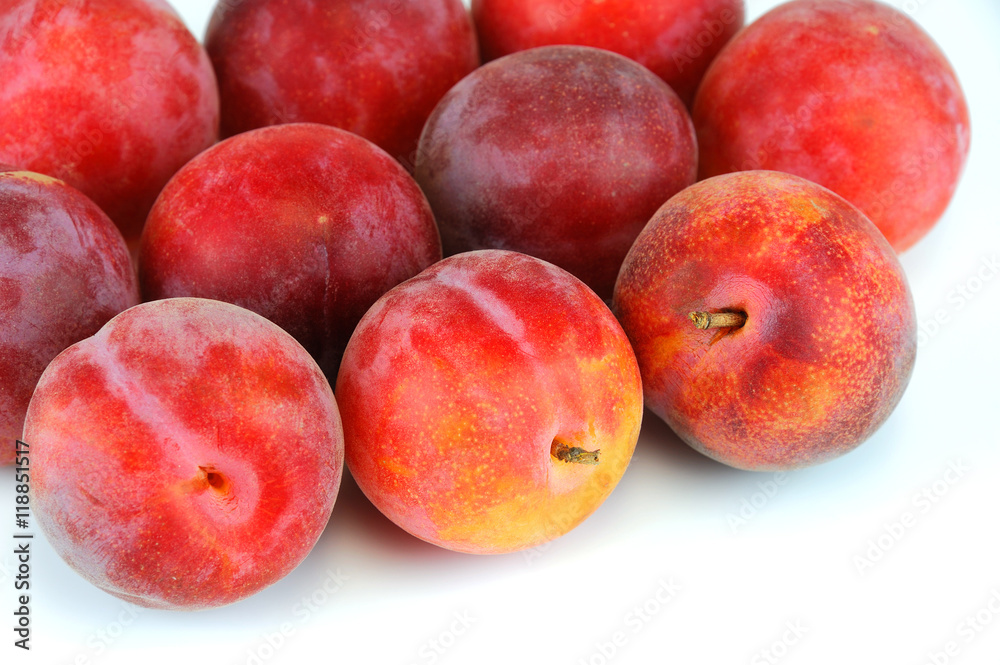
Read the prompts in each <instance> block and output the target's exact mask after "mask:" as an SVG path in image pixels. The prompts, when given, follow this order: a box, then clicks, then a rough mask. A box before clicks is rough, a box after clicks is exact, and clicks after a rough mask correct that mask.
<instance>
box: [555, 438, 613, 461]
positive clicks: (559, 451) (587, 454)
mask: <svg viewBox="0 0 1000 665" xmlns="http://www.w3.org/2000/svg"><path fill="white" fill-rule="evenodd" d="M600 454H601V451H600V449H598V450H594V451H590V450H584V449H583V448H577V447H575V446H567V445H566V444H565V443H563V442H562V441H553V442H552V456H553V457H555V458H556V459H557V460H559V461H561V462H569V463H570V464H597V463H598V461H600V460H599V457H600Z"/></svg>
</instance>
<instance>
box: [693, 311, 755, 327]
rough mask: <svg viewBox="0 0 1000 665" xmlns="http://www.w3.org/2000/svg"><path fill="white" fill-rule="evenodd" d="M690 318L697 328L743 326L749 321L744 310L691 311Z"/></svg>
mask: <svg viewBox="0 0 1000 665" xmlns="http://www.w3.org/2000/svg"><path fill="white" fill-rule="evenodd" d="M688 318H689V319H691V320H692V321H694V326H695V328H698V329H699V330H708V329H710V328H742V327H743V325H744V324H745V323H746V322H747V315H746V314H744V313H743V312H691V313H690V314H688Z"/></svg>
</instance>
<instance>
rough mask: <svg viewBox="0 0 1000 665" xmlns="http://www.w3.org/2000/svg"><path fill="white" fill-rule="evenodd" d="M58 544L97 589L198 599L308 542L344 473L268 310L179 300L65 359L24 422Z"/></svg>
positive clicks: (250, 578)
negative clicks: (260, 312)
mask: <svg viewBox="0 0 1000 665" xmlns="http://www.w3.org/2000/svg"><path fill="white" fill-rule="evenodd" d="M24 435H25V440H26V441H27V442H28V443H29V446H30V452H31V467H32V476H31V502H32V506H33V510H34V515H35V517H36V518H37V521H38V524H39V526H40V527H41V529H42V531H43V532H44V533H45V535H46V538H47V539H48V541H49V542H50V544H51V545H52V547H53V549H54V550H55V551H56V552H57V553H58V554H59V555H60V556H61V557H62V558H63V559H64V560H65V561H66V563H67V564H69V566H70V567H71V568H73V569H74V570H75V571H76V572H78V573H79V574H80V575H81V576H83V577H84V578H85V579H87V580H88V581H89V582H91V583H92V584H94V585H96V586H97V587H99V588H101V589H103V590H104V591H106V592H108V593H110V594H112V595H114V596H116V597H118V598H121V599H123V600H127V601H129V602H132V603H136V604H138V605H142V606H144V607H152V608H158V609H175V610H199V609H207V608H212V607H218V606H221V605H225V604H228V603H232V602H236V601H238V600H241V599H243V598H246V597H248V596H250V595H251V594H253V593H256V592H257V591H260V590H261V589H262V588H264V587H266V586H268V585H270V584H272V583H274V582H276V581H277V580H279V579H281V578H282V577H284V576H285V575H286V574H288V573H289V572H290V571H291V570H292V569H293V568H294V567H295V566H296V565H298V563H299V562H300V561H301V560H302V559H304V558H305V556H306V555H307V554H308V553H309V551H310V550H311V549H312V547H313V546H314V545H315V543H316V541H317V540H318V538H319V536H320V534H321V533H322V531H323V529H324V527H325V526H326V523H327V520H328V519H329V517H330V513H331V510H332V508H333V503H334V500H335V498H336V495H337V490H338V488H339V484H340V476H341V471H342V468H343V431H342V428H341V423H340V417H339V413H338V410H337V405H336V401H335V399H334V397H333V393H332V391H331V390H330V386H329V384H328V383H327V381H326V379H325V378H324V376H323V374H322V372H321V371H320V369H319V367H318V366H317V365H316V363H315V362H314V361H313V360H312V358H311V357H310V356H309V354H308V353H306V351H305V350H304V349H303V348H302V347H301V346H300V345H299V344H298V343H297V342H295V340H294V339H293V338H292V337H291V336H290V335H288V334H287V333H285V332H284V331H282V330H281V329H280V328H278V327H277V326H276V325H274V324H273V323H270V322H269V321H267V320H266V319H264V318H263V317H261V316H259V315H257V314H254V313H252V312H250V311H248V310H245V309H242V308H239V307H236V306H235V305H230V304H227V303H222V302H218V301H211V300H202V299H196V298H175V299H171V300H160V301H156V302H152V303H145V304H143V305H139V306H136V307H133V308H131V309H129V310H127V311H125V312H123V313H122V314H120V315H118V316H117V317H115V318H114V319H112V320H111V321H110V322H108V324H107V325H105V326H104V327H103V328H102V329H101V330H100V331H99V332H98V333H97V334H96V335H94V336H93V337H90V338H88V339H86V340H83V341H81V342H79V343H77V344H75V345H73V346H72V347H70V348H69V349H67V350H66V351H64V352H63V353H62V354H60V355H59V356H58V357H57V358H56V359H55V360H54V361H53V362H52V363H51V364H50V365H49V367H48V368H47V369H46V370H45V373H44V374H43V375H42V378H41V379H40V381H39V384H38V388H37V389H36V391H35V394H34V396H33V397H32V400H31V404H30V406H29V408H28V414H27V418H26V422H25V429H24Z"/></svg>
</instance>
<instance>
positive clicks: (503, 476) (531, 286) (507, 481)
mask: <svg viewBox="0 0 1000 665" xmlns="http://www.w3.org/2000/svg"><path fill="white" fill-rule="evenodd" d="M337 399H338V403H339V405H340V407H341V413H342V414H343V418H344V433H345V445H346V450H347V453H346V454H347V460H348V465H349V468H350V469H351V473H352V475H353V476H354V478H355V480H357V482H358V485H359V486H360V487H361V489H362V490H363V491H364V492H365V494H366V495H367V496H368V498H369V499H371V501H372V502H373V503H374V504H375V506H376V507H378V508H379V510H381V511H382V512H383V513H384V514H385V515H386V516H388V517H389V518H390V519H391V520H393V521H394V522H395V523H396V524H398V525H399V526H401V527H402V528H404V529H406V530H407V531H409V532H410V533H412V534H413V535H415V536H417V537H419V538H422V539H424V540H427V541H429V542H431V543H435V544H437V545H440V546H442V547H446V548H449V549H452V550H457V551H461V552H471V553H480V554H486V553H501V552H511V551H515V550H519V549H524V548H529V547H533V546H536V545H539V544H542V543H544V542H547V541H549V540H552V539H553V538H556V537H558V536H560V535H562V534H564V533H566V532H567V531H569V530H570V529H572V528H574V527H575V526H576V525H578V524H579V523H580V522H582V521H583V520H584V519H585V518H586V517H587V516H588V515H590V514H591V513H592V512H593V511H594V510H595V509H596V508H597V507H598V506H599V505H600V504H601V503H602V502H603V501H604V499H605V498H606V497H607V496H608V494H609V493H610V492H611V490H612V489H613V488H614V487H615V485H616V484H617V482H618V480H619V479H620V478H621V476H622V474H623V473H624V472H625V469H626V467H627V465H628V463H629V460H630V459H631V456H632V451H633V449H634V447H635V443H636V439H637V437H638V434H639V425H640V422H641V419H642V386H641V382H640V378H639V370H638V367H637V365H636V362H635V356H634V354H633V353H632V349H631V347H630V346H629V344H628V340H627V339H626V337H625V335H624V333H623V332H622V330H621V327H620V326H619V325H618V322H617V321H615V319H614V317H613V316H612V315H611V312H610V311H609V310H608V308H607V306H606V305H605V304H604V303H603V302H602V301H601V300H600V298H598V297H597V295H596V294H594V292H593V291H591V290H590V289H589V288H587V287H586V286H585V285H584V284H583V283H582V282H580V281H579V280H578V279H576V278H575V277H573V276H572V275H570V274H569V273H567V272H566V271H564V270H562V269H560V268H557V267H555V266H553V265H551V264H549V263H546V262H544V261H542V260H540V259H535V258H532V257H529V256H526V255H523V254H518V253H516V252H508V251H501V250H481V251H476V252H469V253H465V254H459V255H456V256H454V257H451V258H448V259H445V260H444V261H441V262H439V263H437V264H435V265H434V266H431V267H430V268H428V269H427V270H425V271H424V272H422V273H421V274H420V275H418V276H417V277H414V278H413V279H411V280H409V281H407V282H404V283H403V284H401V285H399V286H397V287H396V288H394V289H393V290H391V291H389V292H388V293H387V294H386V295H385V296H383V297H382V298H381V299H380V300H379V301H378V302H377V303H376V304H375V305H374V306H373V307H372V309H371V310H370V311H369V312H368V313H367V314H366V315H365V317H364V318H363V319H362V321H361V323H360V324H359V326H358V328H357V330H356V331H355V334H354V336H353V337H352V338H351V341H350V343H349V344H348V348H347V351H346V353H345V355H344V362H343V364H342V365H341V369H340V374H339V376H338V380H337Z"/></svg>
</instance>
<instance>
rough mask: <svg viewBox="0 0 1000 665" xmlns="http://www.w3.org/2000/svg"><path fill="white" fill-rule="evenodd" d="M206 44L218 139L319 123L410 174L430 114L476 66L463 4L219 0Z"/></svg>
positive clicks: (452, 0) (444, 0)
mask: <svg viewBox="0 0 1000 665" xmlns="http://www.w3.org/2000/svg"><path fill="white" fill-rule="evenodd" d="M205 44H206V46H207V48H208V53H209V55H210V56H211V58H212V63H213V64H214V65H215V71H216V74H217V75H218V78H219V89H220V91H221V95H222V134H223V136H232V135H234V134H237V133H239V132H245V131H247V130H251V129H256V128H258V127H265V126H268V125H275V124H280V123H286V122H318V123H322V124H326V125H333V126H335V127H341V128H343V129H346V130H348V131H350V132H353V133H355V134H359V135H361V136H363V137H365V138H366V139H368V140H370V141H372V142H373V143H375V144H376V145H378V146H379V147H381V148H382V149H384V150H385V151H386V152H388V153H389V154H391V155H392V156H393V157H395V158H396V159H398V160H400V161H402V162H403V163H404V164H407V165H408V168H409V169H411V170H412V165H413V152H414V151H415V150H416V147H417V139H418V138H419V137H420V130H421V129H422V128H423V126H424V122H425V121H426V120H427V116H428V115H430V113H431V111H432V110H434V106H435V105H436V104H437V102H438V100H439V99H441V97H442V95H444V93H446V92H447V91H448V89H449V88H451V86H453V85H454V84H455V83H457V82H458V81H460V80H461V79H462V77H463V76H465V75H466V74H468V73H469V72H471V71H472V70H473V69H475V68H476V67H478V66H479V48H478V46H477V44H476V35H475V31H474V30H473V27H472V21H471V19H470V18H469V15H468V12H467V11H466V9H465V7H464V6H463V5H462V2H461V0H420V2H412V1H404V0H338V1H337V2H316V0H241V1H240V2H237V3H233V2H219V4H218V5H217V7H216V9H215V14H214V15H213V16H212V21H211V23H210V24H209V27H208V33H207V35H206V37H205Z"/></svg>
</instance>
